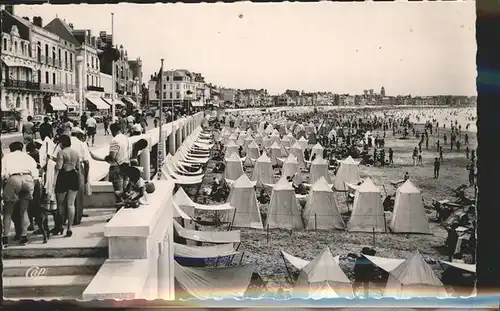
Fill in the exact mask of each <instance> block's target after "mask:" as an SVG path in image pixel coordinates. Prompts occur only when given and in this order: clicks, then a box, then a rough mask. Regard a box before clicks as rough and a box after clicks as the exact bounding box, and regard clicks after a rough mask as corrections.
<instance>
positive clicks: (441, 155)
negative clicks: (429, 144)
mask: <svg viewBox="0 0 500 311" xmlns="http://www.w3.org/2000/svg"><path fill="white" fill-rule="evenodd" d="M439 161H441V162H443V147H442V146H441V147H440V148H439Z"/></svg>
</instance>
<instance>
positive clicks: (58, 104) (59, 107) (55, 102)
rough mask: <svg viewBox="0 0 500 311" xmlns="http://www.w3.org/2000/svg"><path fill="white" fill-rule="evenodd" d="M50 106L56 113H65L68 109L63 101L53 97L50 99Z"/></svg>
mask: <svg viewBox="0 0 500 311" xmlns="http://www.w3.org/2000/svg"><path fill="white" fill-rule="evenodd" d="M50 106H51V107H52V109H53V110H54V111H64V110H67V109H68V107H66V105H65V104H64V102H63V101H62V99H61V98H60V97H57V96H53V97H51V98H50Z"/></svg>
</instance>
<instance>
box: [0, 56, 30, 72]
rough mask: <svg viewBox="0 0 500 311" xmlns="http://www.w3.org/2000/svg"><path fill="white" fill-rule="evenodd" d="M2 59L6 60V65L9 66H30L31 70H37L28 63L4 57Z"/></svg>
mask: <svg viewBox="0 0 500 311" xmlns="http://www.w3.org/2000/svg"><path fill="white" fill-rule="evenodd" d="M2 61H3V62H4V64H5V66H7V67H26V68H30V69H31V70H35V66H33V65H31V64H28V63H24V62H19V61H16V60H14V59H10V58H4V59H2Z"/></svg>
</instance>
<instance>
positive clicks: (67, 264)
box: [3, 258, 106, 277]
mask: <svg viewBox="0 0 500 311" xmlns="http://www.w3.org/2000/svg"><path fill="white" fill-rule="evenodd" d="M105 260H106V258H26V259H4V260H3V277H21V276H29V275H33V274H36V272H37V271H42V272H43V273H42V274H43V276H63V275H95V274H96V273H97V271H98V270H99V268H100V267H101V266H102V265H103V263H104V261H105Z"/></svg>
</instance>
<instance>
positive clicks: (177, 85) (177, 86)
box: [176, 84, 179, 93]
mask: <svg viewBox="0 0 500 311" xmlns="http://www.w3.org/2000/svg"><path fill="white" fill-rule="evenodd" d="M176 88H177V89H179V84H176ZM177 93H179V92H177Z"/></svg>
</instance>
